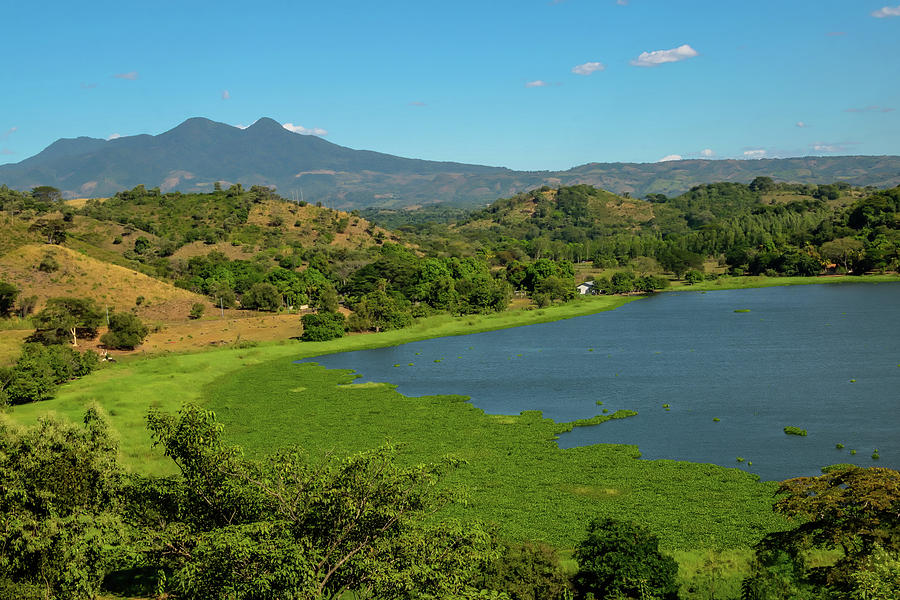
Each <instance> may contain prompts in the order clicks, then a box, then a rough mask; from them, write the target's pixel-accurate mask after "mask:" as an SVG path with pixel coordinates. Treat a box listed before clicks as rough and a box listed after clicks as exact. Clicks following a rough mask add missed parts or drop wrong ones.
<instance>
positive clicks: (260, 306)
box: [241, 283, 281, 311]
mask: <svg viewBox="0 0 900 600" xmlns="http://www.w3.org/2000/svg"><path fill="white" fill-rule="evenodd" d="M280 306H281V294H279V293H278V290H277V289H276V288H275V286H274V285H272V284H271V283H256V284H254V285H253V286H252V287H251V288H250V289H249V290H247V292H246V293H244V296H243V297H242V298H241V308H245V309H250V310H253V309H255V310H266V311H276V310H278V308H279V307H280Z"/></svg>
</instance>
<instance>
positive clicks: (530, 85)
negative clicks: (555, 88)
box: [525, 79, 550, 88]
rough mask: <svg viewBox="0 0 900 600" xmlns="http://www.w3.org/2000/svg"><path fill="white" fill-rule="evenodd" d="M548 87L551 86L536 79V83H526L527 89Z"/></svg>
mask: <svg viewBox="0 0 900 600" xmlns="http://www.w3.org/2000/svg"><path fill="white" fill-rule="evenodd" d="M548 85H550V84H549V83H547V82H546V81H543V80H541V79H535V80H534V81H527V82H525V87H527V88H535V87H547V86H548Z"/></svg>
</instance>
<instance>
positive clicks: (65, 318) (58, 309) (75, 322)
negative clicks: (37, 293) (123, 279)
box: [33, 298, 103, 346]
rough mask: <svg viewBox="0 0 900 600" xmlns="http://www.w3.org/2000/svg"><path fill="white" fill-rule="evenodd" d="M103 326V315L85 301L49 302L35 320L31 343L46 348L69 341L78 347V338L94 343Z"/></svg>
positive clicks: (93, 304) (60, 300)
mask: <svg viewBox="0 0 900 600" xmlns="http://www.w3.org/2000/svg"><path fill="white" fill-rule="evenodd" d="M102 322H103V311H102V310H101V309H100V307H99V306H97V304H96V303H95V302H94V301H93V300H91V299H88V298H50V299H49V300H47V305H46V306H45V307H44V309H43V310H41V312H39V313H38V314H36V315H35V316H34V324H35V327H36V331H35V333H34V336H33V337H34V339H35V340H37V341H40V342H42V343H45V344H61V343H62V342H63V340H65V339H71V340H72V345H73V346H78V338H79V337H81V338H88V339H93V338H95V337H97V331H98V330H99V329H100V324H101V323H102Z"/></svg>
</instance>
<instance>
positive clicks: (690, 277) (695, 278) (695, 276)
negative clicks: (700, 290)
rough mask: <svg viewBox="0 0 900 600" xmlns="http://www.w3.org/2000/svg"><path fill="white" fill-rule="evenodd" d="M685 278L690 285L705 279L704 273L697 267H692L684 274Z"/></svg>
mask: <svg viewBox="0 0 900 600" xmlns="http://www.w3.org/2000/svg"><path fill="white" fill-rule="evenodd" d="M684 280H685V281H686V282H687V283H688V285H694V284H695V283H700V282H701V281H703V273H702V272H701V271H698V270H696V269H691V270H690V271H688V272H687V273H685V274H684Z"/></svg>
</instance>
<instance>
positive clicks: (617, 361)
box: [313, 284, 900, 479]
mask: <svg viewBox="0 0 900 600" xmlns="http://www.w3.org/2000/svg"><path fill="white" fill-rule="evenodd" d="M736 309H749V310H750V312H747V313H736V312H734V311H735V310H736ZM313 361H314V362H318V363H320V364H321V365H323V366H325V367H328V368H340V369H353V370H355V371H357V372H358V373H360V374H361V375H362V377H363V378H362V379H361V380H360V381H387V382H391V383H394V384H397V385H398V391H399V392H401V393H403V394H405V395H408V396H421V395H431V394H462V395H467V396H469V397H471V401H472V403H473V404H475V405H476V406H478V407H479V408H482V409H484V410H485V411H486V412H488V413H494V414H518V413H519V412H520V411H523V410H540V411H543V413H544V415H545V416H547V417H550V418H552V419H554V420H556V421H571V420H574V419H579V418H586V417H591V416H594V415H595V414H600V413H601V412H602V410H603V409H604V408H605V409H608V410H609V412H610V413H612V412H615V411H616V410H618V409H631V410H636V411H638V413H639V415H638V416H637V417H632V418H628V419H623V420H618V421H611V422H608V423H604V424H601V425H598V426H594V427H583V428H576V429H575V430H574V431H573V432H571V433H567V434H563V435H561V436H560V439H559V445H560V446H561V447H563V448H567V447H572V446H581V445H588V444H597V443H605V444H610V443H612V444H637V445H638V446H639V447H640V450H641V452H642V454H643V457H644V458H645V459H659V458H667V459H677V460H689V461H694V462H710V463H715V464H719V465H723V466H727V467H739V468H742V469H745V470H749V471H751V472H754V473H757V474H758V475H760V477H761V478H763V479H785V478H788V477H793V476H799V475H817V474H820V468H821V467H822V466H824V465H830V464H834V463H843V462H849V463H855V464H859V465H861V466H873V465H878V466H885V467H891V468H895V469H896V468H900V284H859V285H855V284H853V285H851V284H842V285H815V286H795V287H776V288H762V289H750V290H727V291H716V292H708V293H700V292H683V293H667V294H659V295H655V296H652V297H649V298H644V299H641V300H638V301H636V302H632V303H630V304H627V305H625V306H623V307H621V308H618V309H616V310H615V311H610V312H605V313H599V314H596V315H591V316H586V317H578V318H574V319H568V320H565V321H556V322H553V323H546V324H541V325H530V326H526V327H518V328H514V329H505V330H500V331H492V332H487V333H477V334H472V335H466V336H458V337H449V338H438V339H432V340H426V341H421V342H414V343H410V344H405V345H402V346H395V347H391V348H382V349H378V350H365V351H359V352H347V353H343V354H335V355H329V356H322V357H318V358H315V359H313ZM435 361H439V362H435ZM408 363H414V366H413V367H410V366H408ZM395 364H399V365H402V366H400V367H395V366H394V365H395ZM851 380H855V382H853V381H851ZM597 401H600V402H602V403H603V404H602V405H598V404H597ZM663 404H669V405H670V407H671V408H670V409H669V410H668V411H666V410H665V409H664V408H663ZM714 418H718V419H720V421H719V422H715V421H713V419H714ZM787 425H794V426H799V427H801V428H803V429H806V430H808V432H809V435H808V436H807V437H798V436H789V435H785V433H784V431H783V429H784V427H785V426H787ZM837 443H843V444H844V445H845V448H844V449H843V450H838V449H836V448H835V445H836V444H837ZM876 448H877V449H878V451H879V454H880V456H881V458H880V460H878V461H875V460H873V459H872V458H871V455H872V453H873V450H874V449H876ZM851 449H856V450H857V454H856V455H855V456H854V455H851V454H850V450H851ZM738 456H740V457H744V458H745V462H743V463H739V462H737V460H736V458H737V457H738ZM748 462H752V463H753V464H752V466H751V465H749V464H748Z"/></svg>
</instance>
